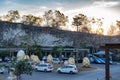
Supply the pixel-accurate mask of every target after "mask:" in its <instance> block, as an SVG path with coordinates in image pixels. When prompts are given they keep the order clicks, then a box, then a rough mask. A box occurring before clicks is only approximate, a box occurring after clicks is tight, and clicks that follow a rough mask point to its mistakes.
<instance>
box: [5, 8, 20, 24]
mask: <svg viewBox="0 0 120 80" xmlns="http://www.w3.org/2000/svg"><path fill="white" fill-rule="evenodd" d="M5 18H6V19H7V21H9V22H15V21H17V20H18V19H19V18H20V15H19V12H18V11H17V10H10V11H8V13H7V15H5Z"/></svg>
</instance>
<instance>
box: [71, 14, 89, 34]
mask: <svg viewBox="0 0 120 80" xmlns="http://www.w3.org/2000/svg"><path fill="white" fill-rule="evenodd" d="M72 24H73V25H74V26H77V31H82V32H89V31H90V27H89V26H88V24H89V20H88V18H87V16H86V15H84V14H78V15H76V16H75V17H74V18H73V22H72Z"/></svg>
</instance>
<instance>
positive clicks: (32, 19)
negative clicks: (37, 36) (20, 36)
mask: <svg viewBox="0 0 120 80" xmlns="http://www.w3.org/2000/svg"><path fill="white" fill-rule="evenodd" d="M22 23H24V24H29V25H36V26H40V25H41V23H42V18H40V17H37V16H34V15H31V14H29V15H23V16H22Z"/></svg>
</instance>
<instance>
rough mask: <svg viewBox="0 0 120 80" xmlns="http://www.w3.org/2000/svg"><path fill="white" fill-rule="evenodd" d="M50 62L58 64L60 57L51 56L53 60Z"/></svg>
mask: <svg viewBox="0 0 120 80" xmlns="http://www.w3.org/2000/svg"><path fill="white" fill-rule="evenodd" d="M52 62H53V63H57V64H59V63H60V59H59V58H53V61H52Z"/></svg>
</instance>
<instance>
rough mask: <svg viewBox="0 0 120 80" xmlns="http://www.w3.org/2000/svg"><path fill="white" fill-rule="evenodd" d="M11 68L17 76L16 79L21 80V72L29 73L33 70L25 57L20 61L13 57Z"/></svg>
mask: <svg viewBox="0 0 120 80" xmlns="http://www.w3.org/2000/svg"><path fill="white" fill-rule="evenodd" d="M12 68H13V69H14V70H13V73H14V74H15V75H16V76H17V80H21V75H22V74H27V75H31V74H32V71H33V68H32V66H31V65H30V64H29V61H28V60H27V59H25V60H20V61H17V60H16V59H14V60H13V61H12ZM12 68H11V69H12Z"/></svg>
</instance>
